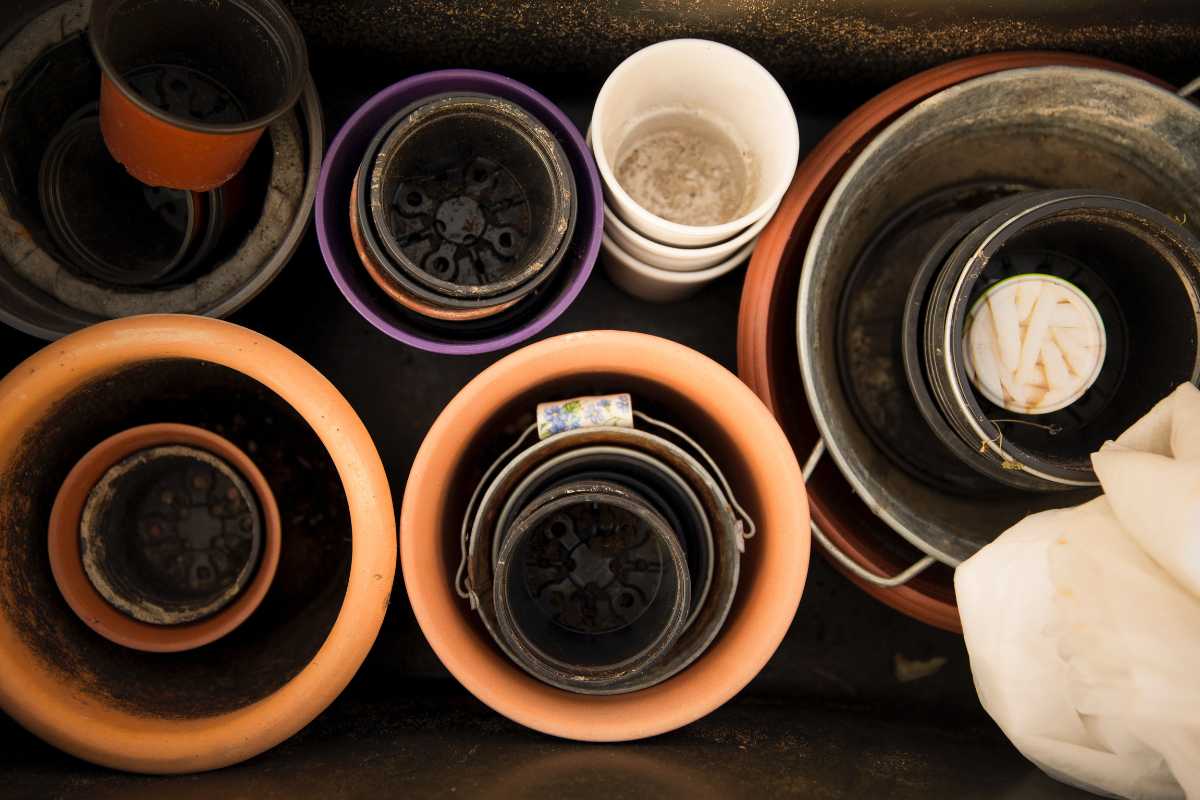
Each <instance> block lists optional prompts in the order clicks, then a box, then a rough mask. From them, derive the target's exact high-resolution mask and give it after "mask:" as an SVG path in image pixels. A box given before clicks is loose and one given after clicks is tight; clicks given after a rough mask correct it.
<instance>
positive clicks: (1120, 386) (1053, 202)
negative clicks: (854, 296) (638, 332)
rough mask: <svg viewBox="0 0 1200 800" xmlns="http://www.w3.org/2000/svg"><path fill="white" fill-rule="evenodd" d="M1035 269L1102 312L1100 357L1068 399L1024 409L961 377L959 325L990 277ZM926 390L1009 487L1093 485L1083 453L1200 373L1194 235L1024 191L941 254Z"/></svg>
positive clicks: (1121, 201)
mask: <svg viewBox="0 0 1200 800" xmlns="http://www.w3.org/2000/svg"><path fill="white" fill-rule="evenodd" d="M1025 274H1040V275H1049V276H1052V277H1054V278H1058V279H1062V280H1064V281H1068V282H1070V284H1072V285H1073V286H1075V287H1078V289H1079V290H1080V291H1082V292H1083V293H1085V294H1086V295H1087V297H1088V299H1089V300H1090V301H1091V302H1092V303H1093V304H1094V306H1095V308H1096V309H1097V311H1098V313H1099V317H1100V319H1101V320H1102V322H1103V327H1104V331H1103V333H1104V337H1105V339H1106V342H1107V346H1106V350H1105V355H1104V360H1103V364H1102V366H1101V368H1100V370H1099V374H1098V375H1097V376H1096V378H1095V380H1094V381H1093V382H1092V383H1091V384H1090V387H1089V388H1087V390H1086V391H1085V392H1084V393H1083V394H1082V396H1081V397H1079V398H1078V399H1077V400H1075V401H1074V402H1072V403H1070V404H1069V405H1067V406H1066V407H1064V408H1062V409H1060V410H1056V411H1051V412H1049V413H1044V414H1023V413H1019V412H1014V411H1013V410H1011V409H1008V408H1003V407H1000V406H998V405H996V404H995V403H993V402H991V401H989V400H988V399H987V398H986V397H985V396H984V395H983V394H982V393H981V392H980V391H978V390H977V389H976V388H975V387H974V386H973V385H972V382H971V379H970V377H969V375H968V368H967V363H966V361H967V359H966V353H965V350H964V347H963V344H962V343H963V335H964V331H965V325H966V320H967V315H968V313H969V312H970V310H971V308H972V307H973V306H974V304H975V303H976V302H977V301H978V299H979V298H980V297H981V296H982V295H983V294H984V292H985V291H986V290H987V289H988V288H989V287H991V286H993V285H995V284H997V283H998V282H1000V281H1002V280H1005V279H1006V278H1010V277H1012V276H1015V275H1025ZM923 334H924V356H925V369H926V376H927V379H928V381H929V383H930V387H931V390H932V394H933V397H934V400H935V402H936V404H937V406H938V408H939V409H940V411H941V413H942V415H943V416H944V417H945V418H946V420H947V421H948V422H949V424H950V425H951V427H952V428H954V430H955V432H956V433H957V434H958V435H959V436H960V437H961V438H962V439H963V441H964V442H965V443H966V444H967V445H968V446H969V447H970V448H971V449H972V450H973V451H974V455H975V456H976V457H975V458H973V459H972V460H971V462H970V463H971V464H972V466H975V467H976V468H977V469H980V470H981V471H984V472H985V474H988V475H991V476H992V477H994V478H995V479H996V480H997V481H999V482H1002V483H1009V484H1012V483H1014V482H1015V480H1014V478H1013V476H1014V475H1015V474H1016V473H1021V475H1020V480H1021V482H1022V484H1024V483H1025V478H1026V477H1027V476H1028V477H1032V478H1036V479H1037V480H1038V481H1040V486H1039V487H1038V488H1041V489H1044V490H1063V489H1070V488H1078V487H1080V486H1088V485H1094V484H1095V483H1096V477H1095V474H1094V473H1093V472H1092V469H1091V461H1090V456H1091V453H1093V452H1095V451H1096V450H1097V449H1098V448H1099V447H1100V446H1101V445H1102V444H1103V443H1104V442H1105V441H1107V440H1109V439H1111V438H1114V437H1115V436H1117V435H1118V434H1120V433H1121V432H1122V431H1124V430H1125V429H1126V428H1128V427H1129V426H1130V425H1132V424H1133V423H1134V422H1135V421H1137V420H1138V419H1139V418H1140V417H1141V416H1143V415H1144V414H1145V413H1146V412H1147V411H1148V410H1149V409H1150V408H1151V407H1152V406H1153V405H1154V404H1155V403H1156V402H1157V401H1158V400H1159V399H1161V398H1162V397H1164V396H1166V395H1167V394H1168V393H1169V392H1170V391H1171V390H1172V389H1173V388H1174V387H1176V386H1177V385H1179V384H1180V383H1183V382H1185V381H1192V382H1195V381H1196V380H1197V378H1198V377H1200V241H1198V240H1197V239H1196V237H1195V236H1193V235H1192V234H1191V233H1189V232H1188V231H1186V230H1185V229H1184V228H1183V227H1182V226H1181V225H1179V224H1178V223H1177V222H1175V221H1174V220H1172V219H1171V218H1170V217H1168V216H1166V215H1165V214H1163V213H1161V212H1160V211H1157V210H1155V209H1153V208H1151V207H1149V206H1147V205H1144V204H1142V203H1138V202H1135V201H1132V200H1129V199H1126V198H1123V197H1119V196H1115V195H1110V194H1103V193H1099V192H1090V191H1083V190H1066V191H1052V192H1034V193H1029V194H1026V195H1022V196H1021V197H1020V198H1018V199H1017V200H1015V201H1013V202H1012V203H1009V204H1007V205H1005V206H1004V207H1003V208H1002V209H1000V210H998V211H996V213H994V214H993V215H992V216H990V217H989V218H988V219H986V220H984V221H982V222H981V223H980V224H979V225H978V226H976V227H975V228H974V229H973V230H972V231H971V232H970V233H969V234H967V235H966V237H965V238H964V239H963V240H962V241H961V242H960V243H959V244H958V245H957V246H956V247H955V249H954V250H953V252H951V253H950V255H949V256H948V257H947V259H946V261H945V263H944V265H943V266H942V269H941V272H940V274H939V275H938V276H937V278H936V280H935V281H934V283H933V286H932V288H931V289H930V294H929V299H928V303H927V311H926V316H925V324H924V331H923Z"/></svg>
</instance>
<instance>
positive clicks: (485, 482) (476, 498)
mask: <svg viewBox="0 0 1200 800" xmlns="http://www.w3.org/2000/svg"><path fill="white" fill-rule="evenodd" d="M633 416H634V417H636V418H638V419H640V420H642V421H643V422H646V423H649V424H650V425H654V426H656V427H658V428H661V429H662V430H665V431H668V432H670V433H672V434H674V435H675V436H677V437H678V438H679V439H681V440H682V441H683V442H684V443H685V444H687V445H688V446H689V447H691V448H692V450H693V451H694V453H693V455H697V456H699V457H700V458H701V459H703V460H704V462H705V463H706V464H707V465H708V468H709V469H711V470H712V472H713V475H714V476H715V477H716V479H717V481H718V482H719V483H720V486H721V489H722V490H723V491H724V492H725V496H726V497H727V498H728V499H729V505H730V506H732V507H733V510H734V514H735V516H736V520H735V524H736V530H737V537H738V539H737V542H738V552H739V553H744V552H746V540H747V539H753V538H754V536H755V535H756V534H757V533H758V528H757V527H756V526H755V524H754V520H753V519H751V518H750V514H749V513H747V511H746V509H744V508H743V507H742V505H741V504H740V503H739V502H738V501H737V498H736V497H735V496H734V494H733V489H732V487H730V485H729V481H727V480H726V479H725V473H723V472H721V468H720V467H718V466H717V462H716V461H714V460H713V458H712V456H710V455H709V454H708V452H707V451H706V450H705V449H704V448H703V447H701V446H700V445H699V444H698V443H697V442H696V440H695V439H693V438H692V437H690V436H688V435H687V434H686V433H684V432H683V431H681V430H679V429H678V428H676V427H675V426H674V425H670V424H668V423H666V422H663V421H662V420H658V419H654V418H653V417H650V416H647V415H646V414H643V413H642V412H641V411H634V412H633ZM537 432H538V423H537V422H534V423H533V424H532V425H530V426H529V427H528V428H526V429H525V430H524V432H522V433H521V435H520V436H519V437H517V440H516V441H515V442H513V443H512V444H511V445H509V447H508V448H507V449H506V450H505V451H504V452H503V453H501V454H500V455H499V457H498V458H497V459H496V460H495V461H494V462H493V463H492V465H491V466H490V467H488V468H487V470H486V471H485V472H484V473H483V477H482V478H480V479H479V484H478V485H477V486H476V487H475V491H474V492H472V493H471V499H470V501H469V502H468V503H467V511H466V514H465V515H464V516H463V522H462V530H461V531H460V533H459V549H460V553H461V555H460V557H459V561H458V570H457V571H456V572H455V573H454V591H455V592H456V593H457V594H458V596H459V597H461V598H463V599H464V600H469V601H470V602H471V608H472V609H477V608H479V597H478V595H476V594H475V591H474V589H473V587H472V586H471V585H470V581H469V580H468V576H467V561H468V560H469V559H470V550H471V528H472V527H473V526H474V525H473V524H474V520H475V514H476V512H477V511H478V505H479V502H480V499H481V497H482V495H483V493H484V491H485V488H486V487H487V486H489V485H490V484H491V480H492V478H493V476H495V474H496V472H497V471H498V470H499V469H500V467H501V466H503V465H504V464H506V463H508V461H509V459H511V458H512V456H513V454H514V453H516V452H517V451H518V450H520V449H521V448H522V447H524V446H525V443H526V441H527V440H528V439H530V438H531V436H532V435H533V434H535V433H537ZM551 435H552V436H553V435H557V434H551ZM547 438H548V437H547Z"/></svg>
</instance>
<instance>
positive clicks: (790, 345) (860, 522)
mask: <svg viewBox="0 0 1200 800" xmlns="http://www.w3.org/2000/svg"><path fill="white" fill-rule="evenodd" d="M1051 64H1061V65H1078V66H1092V67H1100V68H1106V69H1113V70H1119V71H1122V72H1127V73H1130V74H1137V75H1140V76H1141V77H1144V78H1147V79H1151V78H1149V76H1146V75H1144V74H1142V73H1138V72H1136V71H1135V70H1132V69H1129V68H1127V67H1124V66H1122V65H1120V64H1115V63H1113V62H1110V61H1105V60H1102V59H1096V58H1091V57H1088V56H1081V55H1074V54H1070V53H1043V52H1027V53H996V54H991V55H984V56H977V57H973V58H967V59H962V60H960V61H954V62H951V63H949V64H944V65H942V66H939V67H935V68H933V69H930V70H926V71H925V72H922V73H920V74H918V75H915V76H913V77H911V78H909V79H907V80H905V81H902V82H901V83H898V84H896V85H895V86H893V87H892V88H890V89H888V90H887V91H885V92H883V93H882V94H880V95H878V96H876V97H875V98H873V99H871V100H870V101H868V102H867V103H865V104H864V105H862V106H860V107H859V108H858V109H857V110H856V111H855V112H854V113H852V114H851V115H850V116H848V117H847V118H846V119H844V120H843V121H842V122H841V123H840V124H839V125H838V126H837V127H836V128H834V129H833V130H832V131H831V132H830V133H829V134H828V135H827V136H826V137H825V138H824V139H822V140H821V142H820V143H819V144H818V145H817V146H816V147H814V148H813V150H812V151H811V152H809V154H808V156H807V157H806V158H805V159H804V160H803V161H802V162H801V164H800V167H799V168H798V169H797V171H796V176H795V178H794V179H793V181H792V185H791V188H790V189H789V190H788V192H787V194H786V195H785V196H784V198H783V201H782V203H781V204H780V207H779V210H778V211H777V212H776V214H775V217H774V218H773V219H772V220H771V222H770V224H769V225H768V226H767V228H766V229H765V230H764V231H763V233H762V235H761V236H760V237H759V241H758V246H757V247H756V248H755V251H754V257H753V259H752V260H751V262H750V267H749V270H748V271H747V274H746V281H745V284H744V288H743V292H742V304H741V311H740V314H739V318H738V374H739V375H740V376H741V378H742V379H743V380H744V381H745V382H746V383H747V385H749V386H750V387H751V388H752V389H753V390H754V391H755V393H757V394H758V396H759V397H760V398H761V399H762V401H763V402H764V403H765V404H766V405H767V407H768V408H770V409H771V411H772V413H774V414H775V416H776V417H777V418H778V419H779V421H780V424H781V425H782V426H783V428H784V430H785V431H786V432H787V435H788V437H789V439H790V440H791V442H792V445H793V446H794V447H795V449H796V453H797V454H798V455H799V456H800V458H802V459H803V458H806V457H807V456H808V454H809V453H810V452H811V451H812V450H813V448H814V446H815V445H816V444H817V441H818V438H819V437H818V435H817V430H816V426H815V425H814V424H813V420H812V417H811V414H810V412H809V409H808V405H807V402H806V400H805V395H804V387H803V384H802V382H801V377H800V368H799V362H798V354H797V352H796V341H795V319H796V296H797V292H798V288H799V284H800V267H801V264H802V262H803V259H804V253H805V250H806V249H807V247H808V240H809V236H810V234H811V232H812V229H813V226H814V225H815V224H816V220H817V218H818V217H819V216H820V214H821V210H822V209H823V208H824V205H825V201H826V199H827V198H828V197H829V195H830V193H831V192H832V191H833V188H834V187H835V186H836V185H837V183H838V181H839V180H840V179H841V177H842V175H843V174H844V173H845V171H846V169H847V168H848V167H849V166H850V164H851V163H852V162H853V161H854V159H855V158H856V157H857V155H858V153H859V152H861V151H862V149H863V148H864V147H865V146H866V145H867V144H868V143H869V142H870V141H871V140H872V139H873V138H874V137H875V135H876V134H878V133H879V132H880V131H881V130H883V129H884V128H885V127H886V126H887V125H888V124H889V123H890V122H891V121H892V120H893V119H895V118H896V117H898V116H899V115H900V114H902V113H903V112H904V111H906V110H907V109H909V108H911V107H912V106H913V105H916V104H917V103H918V102H920V101H921V100H923V99H925V98H926V97H929V96H930V95H933V94H935V93H937V92H939V91H941V90H943V89H945V88H947V87H950V86H953V85H955V84H958V83H961V82H963V81H966V80H969V79H971V78H976V77H979V76H981V75H987V74H990V73H993V72H999V71H1001V70H1006V69H1018V68H1022V67H1032V66H1043V65H1051ZM1151 80H1152V79H1151ZM828 461H829V459H826V462H825V463H823V464H821V465H820V466H819V467H818V468H817V469H816V470H815V471H814V472H813V474H812V475H811V476H810V479H809V483H808V487H807V488H808V491H809V497H810V500H811V502H812V515H813V521H814V522H815V523H816V524H817V525H818V526H819V527H820V529H821V530H822V531H823V532H824V533H825V535H826V536H827V537H828V538H829V539H830V540H831V542H832V543H833V544H834V545H835V546H836V547H837V548H838V549H839V550H841V551H842V553H844V554H845V555H847V556H849V558H850V559H851V560H852V561H854V562H855V563H857V564H858V565H859V566H860V567H862V568H863V569H865V570H866V571H867V572H870V573H873V574H875V575H879V576H893V575H896V574H898V573H900V572H901V571H903V570H905V569H906V568H908V567H910V566H911V565H913V564H914V563H916V562H918V561H919V560H920V559H921V558H922V556H923V554H922V553H920V552H919V551H918V550H917V549H916V548H915V547H912V546H910V545H908V544H907V543H904V542H903V541H901V540H900V537H899V536H897V535H896V534H895V533H893V532H892V531H891V529H890V528H888V527H887V525H886V524H885V523H884V522H883V521H882V520H880V519H879V518H878V517H876V516H875V515H874V514H873V513H872V512H871V510H870V509H869V508H868V507H867V506H866V505H865V504H864V503H863V502H862V501H861V500H859V499H858V498H857V497H856V496H855V495H854V493H853V492H852V491H851V489H850V487H849V485H848V484H847V482H846V481H845V479H844V478H843V477H842V476H841V474H840V473H839V472H838V470H837V467H836V466H835V465H833V464H831V463H828ZM831 563H833V565H834V566H835V567H836V568H837V569H839V570H840V571H842V572H843V573H844V574H846V575H847V577H849V578H850V580H852V581H853V582H854V583H855V584H857V585H858V586H859V587H860V588H862V589H863V590H864V591H865V592H867V593H868V594H870V595H872V596H873V597H875V598H877V599H879V600H881V601H882V602H884V603H886V604H887V605H889V606H891V607H893V608H895V609H897V610H899V611H901V612H903V613H905V614H908V615H909V616H912V617H914V618H915V619H919V620H921V621H922V622H926V623H928V624H930V625H934V626H936V627H939V628H943V629H945V630H950V631H955V632H959V631H961V625H960V623H959V620H958V609H957V607H956V605H955V603H954V591H953V585H952V578H953V573H952V572H951V571H950V570H949V569H948V568H945V567H942V566H939V565H935V566H933V567H930V568H929V569H927V570H925V571H924V572H923V573H921V574H920V575H918V576H917V577H915V578H913V579H911V580H910V581H908V582H907V583H905V584H903V585H899V586H893V587H883V586H879V585H877V584H874V583H871V582H869V581H867V580H864V579H863V578H861V577H859V576H857V575H855V574H853V572H852V571H851V570H849V569H847V568H846V567H845V566H844V565H842V564H841V563H839V561H838V560H837V559H836V558H832V559H831Z"/></svg>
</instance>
